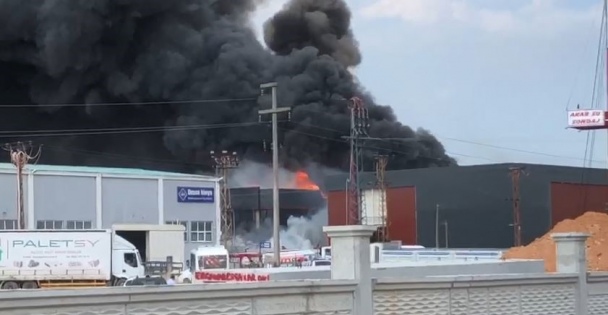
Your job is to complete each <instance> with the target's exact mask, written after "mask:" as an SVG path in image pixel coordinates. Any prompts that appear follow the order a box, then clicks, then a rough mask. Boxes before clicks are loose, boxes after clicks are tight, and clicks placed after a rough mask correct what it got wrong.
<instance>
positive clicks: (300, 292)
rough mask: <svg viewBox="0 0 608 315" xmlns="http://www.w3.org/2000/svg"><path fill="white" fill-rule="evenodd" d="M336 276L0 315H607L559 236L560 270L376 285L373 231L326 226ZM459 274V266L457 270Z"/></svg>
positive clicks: (38, 304)
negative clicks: (371, 258)
mask: <svg viewBox="0 0 608 315" xmlns="http://www.w3.org/2000/svg"><path fill="white" fill-rule="evenodd" d="M326 231H327V232H328V235H329V236H330V237H331V238H332V254H333V255H334V257H336V258H335V259H334V261H332V266H331V271H330V272H331V278H332V280H318V281H302V280H300V281H279V282H277V281H273V282H259V283H237V284H234V283H232V284H228V283H225V284H205V285H183V286H175V287H147V288H146V287H143V288H135V287H121V288H106V289H92V290H86V289H85V290H83V289H80V290H69V291H68V290H57V291H54V290H36V291H12V292H11V291H7V292H2V294H0V314H3V315H5V314H6V315H26V314H28V315H29V314H41V315H44V314H49V315H50V314H65V315H84V314H87V315H101V314H116V315H132V314H159V315H169V314H186V313H187V314H239V315H240V314H243V315H249V314H251V315H254V314H256V315H264V314H269V315H270V314H273V315H281V314H293V315H295V314H315V315H325V314H327V315H329V314H333V315H335V314H354V315H371V314H375V315H396V314H399V315H420V314H441V315H488V314H508V315H548V314H550V315H606V314H608V302H606V301H608V275H606V274H597V275H589V276H588V274H587V272H586V267H587V265H586V260H585V240H586V236H584V235H581V234H576V233H569V234H562V235H557V236H555V239H556V243H557V257H558V258H557V259H558V260H557V266H558V273H556V274H544V273H537V274H529V273H528V274H510V275H463V276H431V277H424V276H421V275H419V276H418V277H417V278H395V277H392V278H380V279H377V280H375V281H372V278H373V276H372V272H371V267H370V262H369V237H370V235H371V234H372V233H373V232H374V231H375V228H373V227H361V226H358V227H352V226H343V227H327V228H326ZM455 271H456V270H455Z"/></svg>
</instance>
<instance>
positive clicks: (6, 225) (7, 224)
mask: <svg viewBox="0 0 608 315" xmlns="http://www.w3.org/2000/svg"><path fill="white" fill-rule="evenodd" d="M0 230H17V220H0Z"/></svg>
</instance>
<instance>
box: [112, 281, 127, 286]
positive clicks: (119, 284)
mask: <svg viewBox="0 0 608 315" xmlns="http://www.w3.org/2000/svg"><path fill="white" fill-rule="evenodd" d="M125 282H127V279H118V280H116V284H115V285H114V286H115V287H122V286H123V285H124V284H125Z"/></svg>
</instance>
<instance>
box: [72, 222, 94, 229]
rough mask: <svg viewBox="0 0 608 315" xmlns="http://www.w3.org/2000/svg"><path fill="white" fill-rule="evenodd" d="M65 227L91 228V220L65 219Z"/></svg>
mask: <svg viewBox="0 0 608 315" xmlns="http://www.w3.org/2000/svg"><path fill="white" fill-rule="evenodd" d="M65 223H66V224H65V225H66V229H68V230H90V229H92V228H93V222H91V221H66V222H65Z"/></svg>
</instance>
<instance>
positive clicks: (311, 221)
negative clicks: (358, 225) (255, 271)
mask: <svg viewBox="0 0 608 315" xmlns="http://www.w3.org/2000/svg"><path fill="white" fill-rule="evenodd" d="M326 225H327V208H323V209H320V210H319V211H317V212H316V213H315V214H314V215H312V216H310V217H309V218H307V217H295V216H291V217H289V219H287V226H286V227H282V229H281V233H280V234H279V237H280V241H281V247H285V249H288V250H303V249H314V248H318V247H319V246H324V245H326V240H325V239H324V237H323V226H326ZM272 240H273V239H272V220H270V219H268V220H265V221H264V222H263V223H262V224H260V229H258V230H253V231H250V232H244V231H240V232H237V244H238V245H240V246H242V247H247V245H248V246H250V247H252V248H253V247H255V246H257V245H258V244H260V243H261V242H271V243H272Z"/></svg>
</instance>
